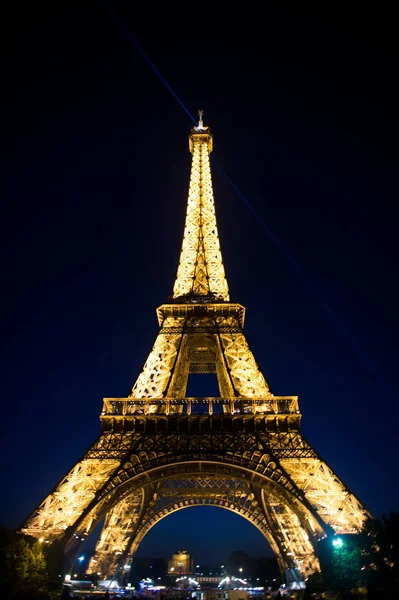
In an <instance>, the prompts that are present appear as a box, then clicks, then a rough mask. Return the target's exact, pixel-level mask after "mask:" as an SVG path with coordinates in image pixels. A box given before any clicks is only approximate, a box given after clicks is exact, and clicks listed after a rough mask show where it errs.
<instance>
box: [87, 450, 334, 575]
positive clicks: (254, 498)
mask: <svg viewBox="0 0 399 600" xmlns="http://www.w3.org/2000/svg"><path fill="white" fill-rule="evenodd" d="M274 467H275V469H274V471H273V473H274V474H275V475H274V477H269V476H266V475H264V474H261V473H259V472H257V471H253V470H250V469H248V467H243V466H241V465H240V466H238V465H236V464H226V462H220V461H206V462H204V461H183V462H179V463H176V464H170V463H169V464H167V465H165V466H163V467H159V466H157V467H154V468H152V469H148V470H147V471H145V473H141V474H137V475H136V476H135V477H132V478H131V479H129V480H125V481H124V482H121V483H120V484H119V486H117V488H116V489H115V490H114V492H113V493H112V492H109V494H108V497H106V498H104V499H103V500H102V501H100V502H99V503H97V505H96V506H95V507H94V508H93V509H92V510H91V511H90V512H89V513H88V515H87V517H86V519H84V520H83V521H82V522H81V525H80V533H78V535H84V534H88V533H90V532H91V531H92V530H93V529H94V527H95V526H96V524H97V523H98V521H99V520H100V519H101V518H102V517H103V516H104V515H105V514H106V515H107V516H106V520H105V523H104V526H103V529H102V532H101V534H100V538H99V540H98V542H97V546H96V553H95V556H94V557H93V561H92V562H91V564H90V566H89V571H90V572H96V573H98V572H101V574H102V575H103V576H107V577H112V576H115V573H116V572H117V571H118V569H119V568H121V566H123V565H126V564H129V563H130V562H131V560H132V559H133V556H134V553H135V551H136V550H137V548H138V546H139V544H140V543H141V541H142V540H143V538H144V536H145V535H146V534H147V533H148V531H150V529H151V528H152V527H154V525H156V524H157V523H158V522H159V521H160V520H161V519H163V518H165V517H166V516H168V515H169V514H171V513H172V512H175V511H177V510H181V509H183V508H188V507H192V506H199V505H211V506H218V507H221V508H225V509H227V510H230V511H233V512H235V513H236V514H238V515H240V516H242V517H244V518H245V519H247V520H248V521H249V522H250V523H252V524H253V525H254V526H255V527H257V528H258V529H259V531H261V533H262V534H263V535H264V536H265V538H266V540H267V541H268V543H269V544H270V546H271V547H272V549H273V551H274V552H275V554H276V557H277V560H278V562H279V565H280V568H281V570H282V571H283V570H285V569H286V568H297V569H300V570H301V571H302V575H303V576H307V575H309V574H310V573H312V572H314V571H317V570H319V564H318V561H317V558H316V556H315V552H314V547H315V544H316V542H317V540H318V539H320V537H322V536H324V535H325V530H324V529H323V526H322V524H321V523H320V521H319V519H318V517H317V515H314V514H313V513H312V509H311V507H309V506H307V503H306V500H305V499H304V498H302V497H301V494H300V492H298V491H297V490H295V489H289V488H290V486H289V485H287V486H285V485H284V484H285V479H284V477H283V473H281V472H280V475H281V477H279V478H278V477H277V476H276V470H277V466H276V465H274ZM269 468H272V467H269ZM278 471H280V470H279V469H278ZM281 478H282V483H280V481H278V479H281Z"/></svg>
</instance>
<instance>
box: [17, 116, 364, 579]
mask: <svg viewBox="0 0 399 600" xmlns="http://www.w3.org/2000/svg"><path fill="white" fill-rule="evenodd" d="M212 143H213V140H212V136H211V133H210V130H209V128H208V127H204V125H203V123H202V117H201V116H200V121H199V125H198V127H194V128H193V130H192V131H191V134H190V136H189V147H190V151H191V153H192V168H191V179H190V187H189V194H188V203H187V215H186V223H185V229H184V236H183V244H182V250H181V256H180V262H179V266H178V270H177V277H176V282H175V285H174V288H173V294H172V297H171V299H170V301H169V303H168V304H163V305H162V306H160V307H159V308H158V309H157V315H158V321H159V326H160V330H159V334H158V336H157V338H156V340H155V343H154V346H153V348H152V350H151V352H150V354H149V356H148V358H147V361H146V363H145V365H144V367H143V370H142V372H141V373H140V374H139V376H138V378H137V381H136V383H135V384H134V386H133V388H132V390H131V392H130V394H129V396H128V397H127V398H105V399H104V403H103V410H102V413H101V425H102V430H101V434H100V436H99V438H98V439H97V441H96V442H95V443H94V444H93V446H92V447H91V448H89V450H88V451H87V452H86V454H85V455H84V456H83V457H82V459H81V460H80V461H79V462H78V463H77V464H76V465H75V466H74V467H73V468H72V469H71V471H70V472H69V473H67V475H66V476H65V477H64V478H63V479H62V480H61V481H60V482H59V483H58V485H57V486H56V487H55V488H54V490H53V491H52V492H51V493H50V494H49V495H48V496H47V497H46V498H45V499H44V501H43V502H42V503H41V504H40V505H39V506H38V507H37V508H36V510H35V511H34V512H33V513H32V514H31V515H30V516H29V517H28V518H27V520H26V522H25V523H24V526H23V528H22V530H23V531H24V532H25V533H28V534H30V535H33V536H36V537H37V538H40V539H43V541H45V542H47V543H52V542H53V541H54V540H57V539H62V540H63V542H64V544H65V550H66V552H67V553H69V555H70V556H74V555H75V556H76V553H77V552H78V551H79V547H80V545H81V543H82V541H84V540H85V539H86V537H87V536H88V535H90V533H91V532H92V530H93V529H94V528H95V526H96V524H97V523H98V522H99V521H100V520H102V519H104V525H103V528H102V532H101V534H100V537H99V540H98V542H97V545H96V551H95V555H94V556H93V558H92V560H91V562H90V565H89V568H88V573H97V574H98V575H100V576H101V577H103V578H118V577H119V578H120V577H121V575H122V574H123V572H124V570H125V569H126V567H127V566H129V564H130V563H131V561H132V559H133V557H134V554H135V551H136V549H137V547H138V545H139V544H140V542H141V540H142V539H143V537H144V536H145V535H146V533H147V532H148V531H149V530H150V529H151V528H152V527H153V526H154V525H155V524H156V523H158V521H159V520H160V519H162V518H164V517H165V516H167V515H169V514H170V513H171V512H173V511H177V510H180V509H183V508H187V507H191V506H198V505H214V506H220V507H223V508H226V509H228V510H230V511H233V512H235V513H237V514H239V515H241V516H242V517H244V518H246V519H248V520H249V521H250V522H251V523H252V524H253V525H255V526H256V527H257V528H258V529H259V530H260V531H261V532H262V534H263V535H264V536H265V538H266V539H267V540H268V542H269V543H270V545H271V547H272V548H273V550H274V552H275V554H276V557H277V560H278V562H279V565H280V568H281V570H282V572H285V571H287V570H288V571H289V572H290V573H292V572H295V573H296V574H297V577H298V578H306V577H307V576H308V575H309V574H311V573H313V572H315V571H318V570H319V562H318V558H317V555H316V547H317V541H318V540H319V539H320V538H322V537H324V536H326V535H328V534H329V533H341V534H343V533H356V532H358V531H359V530H360V529H361V527H362V524H363V522H364V520H365V518H366V516H367V515H368V513H367V511H366V510H365V508H364V507H363V506H362V504H361V503H360V502H359V500H358V499H357V498H356V497H355V496H354V495H353V494H352V493H351V492H350V491H349V490H348V488H347V487H346V486H345V485H344V484H343V483H342V481H341V480H340V479H339V478H338V476H337V475H336V474H335V473H333V471H332V470H331V469H330V468H329V466H328V465H327V464H326V463H325V461H323V460H322V459H321V458H320V456H319V455H318V454H317V453H316V452H315V450H314V449H313V448H312V447H311V446H310V445H309V443H308V442H307V441H306V440H305V439H304V438H303V436H302V434H301V431H300V419H301V414H300V412H299V407H298V398H297V397H296V396H275V395H274V394H273V393H272V392H271V389H270V387H269V385H268V383H267V381H266V379H265V377H264V376H263V374H262V372H261V370H260V369H259V366H258V364H257V362H256V360H255V357H254V355H253V353H252V352H251V349H250V347H249V345H248V343H247V340H246V337H245V334H244V331H243V327H244V317H245V309H244V307H243V306H242V305H241V304H237V303H233V302H231V301H230V297H229V290H228V285H227V281H226V277H225V271H224V266H223V261H222V255H221V250H220V244H219V237H218V231H217V225H216V216H215V205H214V198H213V190H212V180H211V170H210V160H209V155H210V152H211V151H212ZM190 373H216V375H217V380H218V384H219V391H220V397H217V398H215V397H209V398H188V397H186V388H187V380H188V377H189V374H190Z"/></svg>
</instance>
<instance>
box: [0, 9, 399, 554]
mask: <svg viewBox="0 0 399 600" xmlns="http://www.w3.org/2000/svg"><path fill="white" fill-rule="evenodd" d="M26 4H28V3H26ZM79 4H81V5H84V6H83V7H82V6H79ZM134 4H135V3H118V2H113V3H111V5H112V7H113V11H115V13H116V14H117V15H118V17H119V18H120V20H121V22H122V23H123V24H124V27H126V30H128V31H129V32H130V33H131V34H132V35H134V36H135V38H134V39H135V40H136V42H137V43H138V44H139V47H140V48H141V49H142V50H143V51H144V52H145V53H146V54H147V55H148V56H149V57H150V59H151V60H152V61H153V63H154V65H155V66H156V68H157V69H158V70H159V72H160V73H161V74H162V76H163V77H164V78H165V80H166V81H167V83H168V84H169V86H171V88H172V89H173V91H174V93H175V94H176V95H177V96H178V97H179V99H180V100H181V101H182V102H183V104H184V105H185V106H186V107H187V110H188V111H189V112H191V113H192V114H194V115H195V114H196V111H197V109H198V108H202V109H204V110H205V114H204V122H205V124H206V125H209V126H210V127H211V130H212V133H213V135H214V153H213V155H212V156H213V157H214V159H215V160H216V161H217V164H218V165H219V166H220V167H221V169H223V171H224V172H225V173H226V175H227V176H228V177H229V178H230V179H231V180H232V182H233V184H234V186H236V187H237V188H238V190H239V191H240V193H241V195H242V197H240V196H239V195H238V194H237V193H236V191H235V189H234V188H233V187H232V185H230V183H229V182H228V180H227V179H226V177H224V175H223V174H222V173H221V171H220V170H219V169H218V167H217V166H216V165H213V183H214V193H215V202H216V211H217V219H218V227H219V235H220V241H221V246H222V252H223V257H224V264H225V269H226V275H227V279H228V283H229V287H230V291H231V297H232V300H233V301H237V302H241V303H242V304H244V305H245V306H246V308H247V317H246V326H245V333H246V336H247V340H248V342H249V344H250V346H251V348H252V350H253V351H254V353H255V356H256V359H257V361H258V363H259V364H260V366H261V368H262V370H263V373H264V374H265V376H266V378H267V379H268V381H269V382H270V385H271V387H272V390H273V392H274V393H275V394H277V395H290V394H294V395H298V396H299V401H300V408H301V412H302V414H303V419H302V429H303V433H304V435H305V437H306V438H307V440H308V441H309V442H310V443H311V444H312V445H313V446H314V447H315V449H316V450H317V451H318V452H319V454H320V455H321V456H322V457H323V458H324V459H325V460H326V461H327V463H328V464H329V465H330V466H331V467H332V468H333V469H334V470H335V471H336V473H337V474H338V475H339V476H340V477H341V478H342V480H343V481H344V482H345V483H346V484H347V485H348V486H349V488H350V489H351V490H352V491H353V492H354V493H355V494H356V495H357V496H358V497H359V498H360V499H361V500H362V502H363V503H364V504H365V505H366V506H367V507H368V508H369V510H371V512H372V513H373V514H374V515H376V516H380V515H381V514H383V513H384V514H387V513H389V512H390V511H391V510H398V509H399V483H398V481H399V472H398V462H397V460H398V443H397V441H398V436H397V423H398V417H399V411H398V383H397V356H398V335H399V320H398V314H397V306H398V300H399V293H398V283H397V274H398V256H399V252H398V250H399V249H398V234H397V230H398V228H397V208H396V204H397V199H398V183H397V182H398V138H399V119H398V108H397V107H398V100H399V98H398V91H397V89H396V87H395V86H396V84H397V53H398V47H397V45H396V40H397V34H396V32H395V31H394V22H395V20H394V19H393V15H389V14H384V15H382V14H380V15H375V14H371V13H370V14H366V13H365V12H364V10H365V8H364V5H363V7H362V11H363V12H362V13H361V14H359V13H358V14H353V15H352V14H349V13H347V12H345V13H344V12H342V13H340V12H336V13H331V14H327V13H325V14H322V13H318V14H316V13H314V12H305V11H304V9H303V7H302V12H296V11H293V12H292V11H291V9H290V8H289V7H288V5H285V7H284V11H283V10H282V11H281V12H280V13H278V12H274V10H273V11H272V10H270V9H267V13H268V14H267V15H266V16H262V15H260V14H256V13H251V14H246V13H244V14H242V13H237V14H235V13H234V12H232V13H226V14H225V15H224V16H223V18H220V17H217V16H215V15H213V14H212V13H211V12H209V9H207V8H206V7H204V8H202V9H201V6H200V5H199V4H197V5H195V7H194V8H195V9H196V10H195V11H193V12H192V13H191V14H189V13H186V12H185V13H184V15H182V14H180V12H178V11H177V9H176V13H175V14H173V10H171V9H170V10H168V11H166V10H165V12H163V13H162V12H161V13H159V12H158V11H155V9H154V11H153V14H152V15H149V14H147V15H144V14H140V13H138V12H136V10H134V9H133V5H134ZM51 11H52V12H51ZM4 25H5V29H6V33H7V36H8V39H7V50H6V55H5V57H4V56H3V58H5V67H4V68H3V69H2V88H3V100H4V99H5V101H6V106H5V108H3V110H2V118H1V120H2V130H3V131H2V136H1V138H2V146H3V148H2V150H3V157H2V166H3V169H4V172H3V176H2V181H3V185H2V187H3V194H2V196H3V198H4V200H3V203H2V205H3V208H2V214H3V227H2V235H1V240H0V242H1V246H2V261H1V262H2V275H1V280H2V294H1V296H2V303H3V308H2V311H1V319H2V342H3V345H2V359H1V365H2V369H3V373H2V423H3V435H2V439H1V457H2V482H3V486H2V487H3V493H2V495H1V497H0V498H1V509H0V519H1V523H2V524H5V525H7V526H10V527H16V526H18V525H20V523H21V522H22V521H23V519H24V518H25V517H26V516H27V514H28V513H29V512H30V511H31V510H32V509H33V508H34V507H35V506H36V505H37V504H38V503H39V502H40V501H41V500H42V499H43V498H44V497H45V496H46V495H47V493H48V492H49V491H50V489H51V488H52V487H53V486H54V485H55V484H56V483H57V481H59V479H60V478H61V477H62V476H63V475H64V474H65V473H66V472H67V471H68V470H69V468H71V467H72V466H73V464H74V463H75V462H76V461H77V460H78V459H79V457H80V456H81V455H82V454H83V453H84V452H85V450H86V449H87V448H88V447H89V445H90V444H91V443H92V442H93V441H94V440H95V439H96V437H97V435H98V434H99V431H100V423H99V418H98V417H99V413H100V411H101V407H102V398H103V397H118V396H119V397H123V396H126V394H127V393H128V391H129V389H130V388H131V386H132V384H133V383H134V381H135V380H136V377H137V375H138V373H139V372H140V370H141V368H142V365H143V363H144V361H145V359H146V357H147V355H148V353H149V351H150V349H151V347H152V344H153V342H154V339H155V336H156V334H157V331H158V326H157V320H156V314H155V309H156V307H157V306H159V305H160V304H161V303H162V302H164V301H166V300H167V297H168V295H169V294H170V293H171V291H172V287H173V283H174V278H175V275H176V269H177V263H178V259H179V252H180V245H181V238H182V233H183V225H184V218H185V206H186V198H187V191H188V182H189V174H190V159H191V155H190V154H189V152H188V141H187V136H188V133H189V130H190V128H191V126H192V123H191V121H190V118H189V116H188V115H187V113H186V112H185V111H184V109H183V108H182V107H181V106H180V104H179V103H178V101H177V100H176V99H175V98H174V97H173V95H172V94H171V92H170V91H169V90H168V89H167V87H166V86H165V85H164V83H163V82H162V81H161V79H160V78H159V77H158V76H157V74H156V73H155V72H154V70H153V69H152V68H151V66H150V65H149V64H148V62H147V61H146V60H145V58H144V57H143V56H142V54H140V52H139V50H138V48H137V46H135V45H134V43H133V42H132V41H131V40H129V39H128V38H127V36H126V31H125V30H123V29H122V28H121V27H120V26H119V25H118V24H117V23H116V22H115V19H114V16H113V15H112V14H111V12H110V11H109V10H108V8H106V6H105V5H103V4H102V3H101V2H99V3H96V2H93V3H91V2H85V3H72V6H70V5H69V4H68V5H67V4H66V3H65V4H61V5H59V4H58V3H56V5H53V7H52V8H50V9H49V7H48V6H47V5H46V6H45V5H44V4H43V5H42V7H41V8H37V5H35V7H33V6H32V7H31V8H27V6H24V7H23V8H21V7H19V9H18V12H17V11H15V13H12V14H11V13H9V14H8V15H5V16H4ZM178 547H186V548H187V549H188V550H189V551H191V552H192V554H193V555H194V557H195V559H196V561H207V562H210V561H214V562H219V561H221V560H223V561H224V560H225V558H226V557H227V556H228V555H229V554H230V553H231V552H232V551H233V550H238V549H242V550H245V551H247V552H249V553H250V554H252V555H262V554H263V555H264V554H266V553H267V552H268V551H269V550H268V546H267V544H266V542H265V541H264V540H263V538H262V536H261V535H260V534H259V532H258V531H257V530H256V529H255V528H254V527H253V526H251V525H250V524H249V523H247V522H246V521H244V520H243V519H241V518H240V517H238V516H236V515H233V514H232V513H228V512H227V511H223V510H221V509H216V508H205V509H193V508H192V509H190V510H187V511H180V512H178V513H175V514H173V515H171V516H170V517H168V518H166V519H164V520H163V521H162V522H161V523H160V524H159V525H157V526H156V527H154V529H153V530H152V531H151V532H150V533H149V534H148V536H147V537H146V538H145V540H144V541H143V543H142V545H141V547H140V549H139V552H138V554H139V555H141V556H144V555H146V556H160V557H162V556H164V557H167V556H168V555H169V554H170V553H172V552H173V551H174V550H175V549H176V548H178Z"/></svg>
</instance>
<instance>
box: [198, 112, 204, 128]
mask: <svg viewBox="0 0 399 600" xmlns="http://www.w3.org/2000/svg"><path fill="white" fill-rule="evenodd" d="M203 115H204V111H203V110H199V111H198V116H199V120H198V129H203V128H204V123H203V121H202V117H203Z"/></svg>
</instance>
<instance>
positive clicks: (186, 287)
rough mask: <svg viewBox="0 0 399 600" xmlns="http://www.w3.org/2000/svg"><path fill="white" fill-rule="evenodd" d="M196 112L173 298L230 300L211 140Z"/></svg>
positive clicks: (190, 137)
mask: <svg viewBox="0 0 399 600" xmlns="http://www.w3.org/2000/svg"><path fill="white" fill-rule="evenodd" d="M203 114H204V111H203V110H199V111H198V115H199V122H198V127H193V129H192V130H191V133H190V136H189V148H190V152H191V154H192V163H191V177H190V186H189V192H188V200H187V212H186V223H185V227H184V235H183V243H182V248H181V253H180V261H179V266H178V269H177V276H176V281H175V285H174V288H173V298H175V299H181V300H182V301H183V302H184V300H185V299H196V300H198V301H202V302H206V301H208V302H212V301H218V302H220V301H225V302H228V301H229V290H228V285H227V281H226V276H225V272H224V266H223V260H222V253H221V250H220V243H219V236H218V230H217V225H216V214H215V203H214V198H213V188H212V177H211V167H210V160H209V155H210V153H211V152H212V147H213V139H212V135H211V133H210V129H209V127H205V126H204V123H203Z"/></svg>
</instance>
